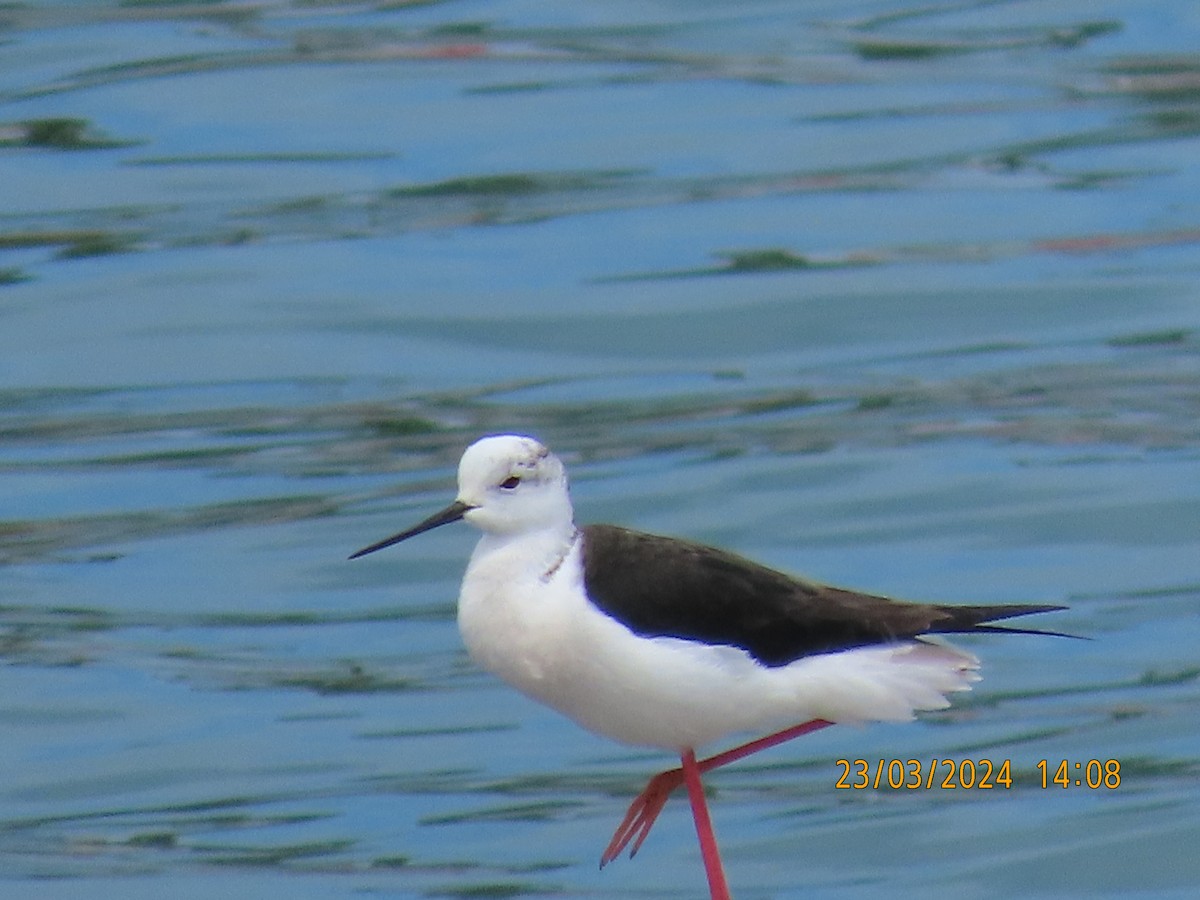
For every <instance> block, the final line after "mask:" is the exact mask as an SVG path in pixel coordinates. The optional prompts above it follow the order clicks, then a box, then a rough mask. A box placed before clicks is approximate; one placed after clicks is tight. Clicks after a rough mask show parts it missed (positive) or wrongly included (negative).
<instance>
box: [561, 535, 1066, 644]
mask: <svg viewBox="0 0 1200 900" xmlns="http://www.w3.org/2000/svg"><path fill="white" fill-rule="evenodd" d="M583 534H584V549H583V560H584V579H585V582H586V586H587V591H588V596H589V599H590V600H591V602H592V603H593V604H594V605H595V606H597V607H598V608H599V609H601V610H603V611H604V612H605V613H607V614H609V615H611V616H613V617H614V618H616V619H618V620H619V621H621V622H623V623H624V624H625V625H626V627H628V628H629V629H630V630H632V631H633V632H634V633H636V634H639V635H642V636H644V637H676V638H684V639H690V640H697V641H703V642H705V643H710V644H729V645H733V646H737V647H741V648H743V649H744V650H746V651H747V652H748V653H750V654H751V655H752V656H753V657H754V658H755V659H757V660H758V661H759V662H761V663H763V664H764V665H768V666H780V665H786V664H787V663H789V662H793V661H794V660H796V659H799V658H800V657H802V656H810V655H813V654H817V653H830V652H834V651H838V650H847V649H850V648H852V647H862V646H867V645H870V644H880V643H888V642H891V641H899V640H906V639H911V638H914V637H917V636H919V635H923V634H949V633H959V632H971V631H1000V632H1020V633H1032V634H1057V632H1043V631H1031V630H1028V629H1015V628H1005V627H1003V626H994V625H988V624H985V623H989V622H994V621H996V620H998V619H1007V618H1011V617H1013V616H1024V615H1028V614H1030V613H1039V612H1049V611H1051V610H1056V609H1062V608H1063V607H1061V606H1039V605H1002V606H942V605H938V604H928V603H902V602H899V601H896V600H891V599H888V598H886V597H876V596H872V595H870V594H860V593H856V592H854V591H847V590H842V589H840V588H834V587H828V586H826V585H823V584H816V583H814V582H810V581H804V580H802V579H797V578H793V577H791V576H789V575H785V574H784V573H782V572H777V571H775V570H774V569H768V568H766V567H765V566H760V565H758V564H757V563H753V562H751V561H749V560H747V559H743V558H742V557H739V556H736V555H734V554H732V553H727V552H725V551H723V550H717V549H715V548H713V547H706V546H704V545H702V544H693V543H690V542H687V541H680V540H675V539H673V538H663V537H658V536H656V535H649V534H645V533H642V532H638V531H631V530H629V529H625V528H618V527H616V526H613V525H589V526H586V527H585V528H584V529H583Z"/></svg>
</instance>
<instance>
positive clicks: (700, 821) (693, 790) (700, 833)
mask: <svg viewBox="0 0 1200 900" xmlns="http://www.w3.org/2000/svg"><path fill="white" fill-rule="evenodd" d="M681 760H682V762H683V780H684V781H685V782H687V791H688V799H689V800H690V801H691V803H692V819H694V820H695V822H696V837H697V838H699V839H700V856H701V857H702V858H703V859H704V874H705V876H707V878H708V892H709V894H710V895H711V897H712V900H729V885H728V884H727V883H726V881H725V867H724V866H722V865H721V851H720V850H719V849H718V848H717V836H716V834H715V833H714V832H713V827H712V819H711V818H710V817H709V815H708V803H707V802H706V801H705V799H704V783H703V782H702V781H701V780H700V766H699V765H698V764H697V763H696V753H695V751H694V750H687V751H685V752H684V754H683V756H682V757H681Z"/></svg>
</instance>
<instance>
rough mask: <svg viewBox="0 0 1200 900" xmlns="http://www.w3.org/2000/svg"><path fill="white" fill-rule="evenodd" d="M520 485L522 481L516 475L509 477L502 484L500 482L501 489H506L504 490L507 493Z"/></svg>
mask: <svg viewBox="0 0 1200 900" xmlns="http://www.w3.org/2000/svg"><path fill="white" fill-rule="evenodd" d="M520 483H521V479H520V478H518V477H517V476H516V475H509V476H508V477H507V478H505V479H504V480H503V481H502V482H500V487H502V488H504V490H506V491H511V490H512V489H513V488H515V487H516V486H517V485H518V484H520Z"/></svg>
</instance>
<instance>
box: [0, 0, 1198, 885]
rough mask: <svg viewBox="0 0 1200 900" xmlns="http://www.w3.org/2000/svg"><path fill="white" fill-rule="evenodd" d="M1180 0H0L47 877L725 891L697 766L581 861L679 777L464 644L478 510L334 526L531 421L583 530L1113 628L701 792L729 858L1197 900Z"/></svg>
mask: <svg viewBox="0 0 1200 900" xmlns="http://www.w3.org/2000/svg"><path fill="white" fill-rule="evenodd" d="M1188 12H1190V7H1189V6H1188V5H1187V4H1184V3H1173V4H1172V3H1168V4H1159V5H1157V6H1156V7H1155V8H1154V9H1153V10H1151V9H1150V8H1149V7H1144V6H1142V5H1138V4H1134V3H1117V4H1110V5H1109V6H1106V7H1104V8H1103V10H1096V9H1095V8H1094V7H1091V6H1085V5H1083V4H1070V3H1068V4H1055V5H1050V6H1039V5H1028V4H1006V3H1001V4H996V3H990V2H980V3H966V4H949V5H947V4H942V5H937V4H934V5H929V4H923V5H916V4H909V5H903V4H902V5H893V6H891V7H880V6H878V5H872V4H869V3H851V4H846V3H841V2H839V3H809V4H801V5H799V6H797V5H795V4H790V5H789V4H784V5H779V4H771V3H750V4H739V5H737V7H736V8H734V7H729V6H728V5H724V6H722V5H711V4H695V3H686V4H684V3H661V4H650V5H643V6H637V7H630V6H614V5H611V4H598V5H597V4H592V5H589V6H587V7H578V8H577V7H575V6H563V5H561V4H560V5H556V4H547V3H531V4H513V3H505V2H501V3H494V4H489V5H486V6H470V5H463V4H454V3H411V4H410V3H390V4H374V5H372V4H362V5H349V6H348V5H345V4H321V3H315V4H314V3H305V4H290V3H270V4H262V3H258V4H225V3H215V4H203V5H200V6H195V5H188V4H170V3H163V4H155V3H138V4H82V5H80V4H66V3H58V4H55V3H38V4H26V5H24V6H12V7H8V8H6V9H4V10H3V12H2V13H0V33H2V34H3V41H4V47H5V56H6V61H7V64H6V66H5V67H4V71H3V73H0V197H2V198H3V201H2V202H0V207H2V208H0V321H2V327H0V479H3V488H4V490H3V494H4V497H5V503H4V510H3V513H0V566H2V567H3V568H2V571H3V575H4V577H3V578H0V661H2V662H3V663H4V665H3V667H0V730H2V732H3V735H4V738H3V740H0V771H2V772H3V773H4V774H3V775H2V776H0V800H2V803H0V808H2V810H3V812H2V813H0V859H2V860H3V866H0V872H3V874H2V875H0V878H3V879H4V881H5V882H6V883H7V884H8V889H9V891H10V892H15V894H19V895H20V896H23V897H35V898H36V897H73V896H79V897H90V896H95V895H96V894H97V893H104V894H109V893H115V892H118V891H119V892H121V893H123V894H126V895H128V896H129V897H140V896H147V897H150V896H154V897H159V896H162V895H164V894H169V895H170V896H174V897H189V896H213V895H216V894H230V895H237V896H271V895H274V894H277V893H279V892H280V891H281V890H286V891H288V892H289V893H293V894H296V895H298V896H301V897H303V896H314V897H315V896H329V895H347V894H363V893H367V894H382V895H391V896H454V897H467V896H496V897H503V896H531V895H552V896H582V895H606V894H613V893H621V894H627V895H631V896H647V897H649V896H655V897H681V898H682V897H694V896H696V895H697V893H698V892H699V891H701V890H702V885H703V882H702V875H701V873H700V871H699V866H698V860H697V858H696V853H695V849H694V837H693V836H692V835H691V833H690V827H691V826H690V823H689V821H688V819H687V816H686V814H685V811H684V810H683V809H682V808H677V807H675V806H672V807H670V808H668V811H667V813H666V815H665V816H664V818H663V820H662V821H661V822H660V824H659V826H658V828H657V829H656V830H655V832H654V835H653V836H652V837H651V838H650V840H649V841H648V843H647V844H646V846H645V848H644V850H643V851H642V853H641V855H640V856H639V858H638V859H637V860H636V861H634V862H632V863H630V862H626V861H621V862H619V863H617V864H614V865H613V866H610V867H608V868H607V869H606V870H605V871H604V872H603V873H600V872H598V871H597V870H596V866H595V864H596V860H597V859H598V856H599V851H600V848H601V847H602V846H603V844H604V843H605V841H606V840H607V838H608V835H609V834H610V832H611V829H612V828H613V827H614V826H615V825H616V822H617V820H618V819H619V817H620V815H621V814H622V813H623V811H624V808H625V805H626V803H627V802H628V799H629V797H630V796H632V795H633V794H634V793H635V792H636V791H637V790H639V789H640V787H641V785H642V783H643V781H644V779H645V777H646V776H647V775H648V774H650V773H651V772H653V771H656V770H657V769H659V768H661V767H662V766H663V765H664V764H665V762H666V761H665V760H664V759H663V757H662V756H661V755H659V754H655V753H649V752H642V751H638V750H630V749H626V748H620V747H616V746H613V745H610V744H607V743H605V742H602V741H600V740H598V739H595V738H592V737H591V736H589V735H586V734H582V733H580V732H579V731H577V730H576V729H575V728H574V727H573V726H571V725H570V724H569V723H566V722H563V721H559V720H558V719H557V718H556V717H554V716H553V715H552V714H550V713H548V712H545V711H543V710H540V709H539V708H537V707H536V706H534V705H533V704H531V703H528V702H527V701H525V700H523V699H522V698H519V697H517V696H515V695H513V694H512V693H511V692H509V691H508V690H507V689H505V688H503V687H502V686H500V685H497V684H496V683H495V682H494V681H493V680H492V679H490V678H488V677H487V676H485V675H483V674H482V673H480V672H478V671H477V670H475V669H474V667H473V666H471V665H470V663H469V662H468V661H467V660H466V658H465V655H464V653H463V651H462V649H461V646H460V643H459V640H458V637H457V634H456V633H455V628H454V624H453V619H454V607H453V602H454V597H455V594H456V588H457V580H458V578H459V576H460V574H461V570H462V567H463V565H464V563H465V559H466V555H467V553H468V551H469V547H470V543H471V536H470V535H469V534H467V530H466V529H463V530H460V531H455V530H453V529H446V530H445V531H444V533H442V532H439V533H438V534H436V535H430V536H429V537H428V538H427V539H426V540H425V542H423V543H422V544H420V545H413V546H411V547H408V546H406V547H405V548H402V552H395V553H392V554H390V555H388V556H387V557H380V558H378V559H372V560H371V561H370V562H362V563H355V564H350V563H348V562H346V561H345V557H346V555H347V554H348V553H349V552H350V551H352V550H354V549H356V548H357V547H359V546H361V545H362V544H364V543H365V542H366V541H367V540H368V539H370V538H373V537H377V536H378V535H379V534H381V533H385V532H386V531H387V530H388V529H394V528H395V527H399V526H400V525H402V524H405V523H407V522H409V521H413V520H415V519H416V518H418V517H420V516H421V515H424V514H425V513H427V512H429V511H432V510H433V509H436V508H440V506H441V505H443V504H444V503H445V501H446V498H447V496H448V493H449V491H450V490H451V488H452V476H453V468H454V465H455V464H456V462H457V459H458V456H459V454H460V453H461V451H462V448H463V447H464V446H465V445H466V444H467V443H469V442H470V441H471V440H473V439H474V438H475V437H476V436H477V435H479V434H481V433H486V432H495V431H510V430H528V431H531V432H534V433H536V434H538V435H539V436H541V437H543V438H544V439H545V440H546V441H547V442H549V443H550V444H552V445H553V446H554V447H555V448H556V449H557V450H559V451H561V452H562V453H563V455H564V456H565V457H566V458H567V460H568V462H569V464H570V466H571V470H572V473H573V475H574V477H575V485H574V493H575V500H576V505H577V507H578V508H579V509H580V511H581V516H582V517H584V518H586V519H587V520H590V521H596V520H611V521H619V522H624V523H628V524H631V525H635V526H638V527H643V528H647V529H650V530H655V531H662V532H667V533H675V534H681V535H687V536H691V537H694V538H698V539H701V540H708V541H713V542H718V543H722V544H726V545H729V546H731V547H733V548H735V549H737V550H739V551H742V552H745V553H747V554H750V555H753V556H755V557H758V558H760V559H763V560H764V561H766V562H769V563H771V564H774V565H777V566H780V567H783V568H786V569H790V570H793V571H797V572H803V573H806V574H809V575H811V576H813V577H816V578H820V579H822V580H827V581H832V582H837V583H845V584H848V585H852V586H855V587H860V588H864V589H869V590H876V591H880V592H885V593H890V594H894V595H898V596H906V597H914V598H927V599H931V600H942V601H976V602H1005V601H1009V602H1011V601H1028V602H1051V603H1067V604H1069V605H1070V606H1071V611H1070V612H1069V613H1067V614H1065V616H1064V619H1063V620H1062V625H1061V627H1063V628H1064V629H1066V630H1068V631H1073V632H1075V633H1078V634H1081V635H1085V636H1087V637H1090V638H1092V639H1093V640H1091V641H1078V642H1074V641H1072V642H1065V641H1049V640H1047V639H1035V638H1009V639H1005V640H1001V639H998V638H993V639H987V638H979V639H973V640H972V641H971V642H970V647H971V649H972V650H973V651H974V652H977V653H978V654H979V655H980V656H981V657H982V658H983V659H984V665H985V668H984V675H985V680H984V681H983V682H981V684H980V685H979V686H978V687H977V689H976V690H975V691H974V692H973V693H972V694H971V695H970V696H969V697H967V698H964V699H962V700H961V701H959V702H956V704H955V706H954V707H953V708H952V709H950V710H947V711H945V712H942V713H938V714H934V715H929V716H926V717H923V718H922V720H921V722H920V723H918V724H914V725H907V726H876V727H872V728H867V729H862V730H854V729H846V730H844V731H842V730H839V729H831V730H830V731H829V732H827V733H822V734H819V735H814V736H812V737H810V738H807V739H805V741H802V742H797V743H796V744H795V745H794V746H791V747H786V748H781V749H779V750H777V751H774V752H773V753H772V754H771V755H769V756H765V757H763V758H762V759H756V760H752V761H749V762H748V763H746V764H742V765H739V766H737V767H734V768H731V769H729V770H728V771H723V772H722V773H720V775H719V776H716V777H714V778H713V779H712V790H713V805H714V810H715V817H716V823H717V828H718V830H719V831H720V832H721V836H722V842H723V845H724V848H725V852H726V855H727V864H728V866H729V869H730V876H731V881H732V882H733V884H734V886H735V887H736V889H737V891H738V895H739V896H743V897H763V898H766V897H787V896H800V895H801V893H803V894H804V895H806V896H807V895H809V894H811V893H812V892H813V891H814V890H815V891H817V892H818V893H838V894H842V895H845V894H859V893H863V894H868V895H870V894H878V893H882V892H883V891H884V890H886V891H887V892H888V893H889V894H897V893H899V894H902V895H903V894H917V893H921V894H928V893H929V892H930V891H931V890H934V891H941V892H943V893H950V892H953V893H967V892H971V893H974V894H984V893H995V894H1013V893H1017V892H1021V893H1025V894H1061V893H1064V892H1089V893H1095V892H1117V891H1126V890H1139V891H1143V892H1150V893H1152V894H1155V895H1169V894H1178V895H1179V896H1185V895H1187V893H1188V891H1189V890H1190V889H1191V887H1192V886H1193V885H1194V884H1195V883H1196V881H1197V879H1198V878H1200V870H1198V869H1197V865H1196V863H1195V854H1194V852H1193V849H1192V846H1191V845H1192V844H1193V843H1194V836H1195V833H1196V828H1197V820H1196V814H1195V812H1194V809H1195V808H1196V805H1197V804H1196V799H1197V798H1196V789H1195V785H1196V775H1197V768H1198V766H1200V762H1198V760H1200V748H1198V747H1197V744H1196V738H1195V728H1194V724H1193V723H1194V722H1195V720H1196V715H1197V707H1198V705H1200V695H1198V694H1197V684H1198V683H1200V668H1198V667H1197V666H1196V664H1195V654H1194V647H1195V645H1196V641H1197V638H1200V634H1198V633H1197V625H1196V622H1197V621H1200V620H1198V619H1197V612H1198V611H1200V588H1198V586H1200V565H1198V563H1197V560H1200V554H1197V553H1196V552H1195V550H1196V540H1195V531H1196V529H1195V523H1196V522H1197V521H1200V491H1198V489H1197V485H1200V478H1198V477H1197V474H1198V472H1197V460H1198V458H1200V453H1198V447H1200V426H1198V425H1197V423H1198V422H1200V366H1197V357H1198V350H1200V317H1198V316H1197V312H1196V310H1197V305H1196V303H1195V271H1196V266H1195V261H1194V257H1195V245H1196V243H1197V238H1198V236H1200V222H1198V219H1197V210H1196V205H1195V203H1194V201H1193V199H1192V198H1194V197H1196V196H1198V193H1197V191H1198V187H1200V185H1197V173H1198V172H1200V167H1198V166H1197V164H1196V162H1195V160H1196V159H1198V158H1200V155H1198V154H1197V148H1196V142H1197V134H1198V132H1200V110H1198V108H1197V100H1198V98H1200V92H1198V90H1197V84H1198V81H1197V77H1198V76H1197V73H1198V72H1200V64H1198V62H1197V57H1196V55H1195V51H1194V43H1195V42H1194V28H1189V26H1190V24H1191V23H1190V22H1189V19H1188V16H1187V14H1188ZM851 757H855V758H864V759H891V758H902V759H907V758H909V757H916V758H921V759H934V758H942V759H944V758H956V759H964V758H972V759H980V758H989V759H995V760H1000V759H1010V760H1011V761H1012V768H1013V772H1014V781H1015V782H1016V786H1015V787H1014V789H1013V790H1011V791H1006V792H1004V793H1003V794H1000V793H994V794H985V793H984V792H981V791H975V792H959V793H957V794H951V793H950V792H949V791H941V790H937V791H920V792H894V791H893V792H889V791H861V792H859V791H850V792H847V791H838V790H836V789H835V788H834V787H833V784H834V782H835V781H836V777H837V769H836V768H835V767H834V765H833V760H835V759H838V758H851ZM1110 758H1115V759H1119V760H1120V761H1121V765H1122V772H1123V783H1122V787H1121V788H1120V789H1119V790H1116V791H1097V790H1089V789H1088V788H1087V787H1086V786H1082V787H1079V788H1076V787H1074V786H1072V787H1070V788H1069V789H1066V790H1063V789H1061V788H1059V789H1042V788H1040V786H1039V781H1038V779H1039V776H1038V769H1037V763H1038V761H1039V760H1042V759H1047V760H1053V761H1059V760H1064V759H1065V760H1069V761H1072V762H1074V761H1080V762H1082V763H1084V764H1085V765H1086V762H1087V760H1089V759H1110ZM0 892H2V891H0Z"/></svg>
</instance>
